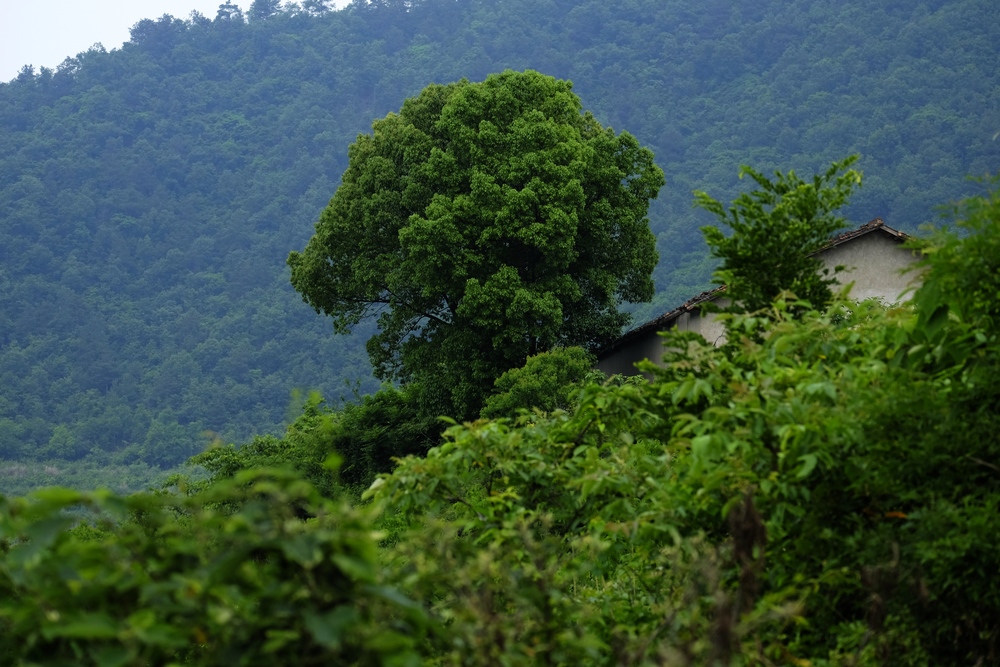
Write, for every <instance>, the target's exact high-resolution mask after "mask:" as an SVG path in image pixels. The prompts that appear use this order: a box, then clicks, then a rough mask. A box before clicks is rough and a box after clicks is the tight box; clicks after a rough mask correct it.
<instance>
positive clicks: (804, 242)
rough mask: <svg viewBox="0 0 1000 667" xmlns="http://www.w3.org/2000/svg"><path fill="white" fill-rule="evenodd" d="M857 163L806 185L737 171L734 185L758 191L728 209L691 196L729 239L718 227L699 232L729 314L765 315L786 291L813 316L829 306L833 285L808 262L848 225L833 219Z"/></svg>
mask: <svg viewBox="0 0 1000 667" xmlns="http://www.w3.org/2000/svg"><path fill="white" fill-rule="evenodd" d="M855 161H856V156H855V157H851V158H848V159H846V160H843V161H841V162H835V163H834V164H833V165H831V166H830V168H829V169H828V170H827V171H826V173H825V174H823V175H822V176H820V175H816V176H814V177H813V180H812V182H811V183H810V182H806V181H803V180H802V179H801V178H799V177H798V176H797V175H796V174H795V172H794V171H790V172H788V174H782V173H781V172H776V173H775V180H774V181H771V180H770V179H768V178H767V177H766V176H764V175H763V174H761V173H760V172H757V171H755V170H754V169H752V168H750V167H746V166H744V167H741V168H740V177H741V178H742V177H743V176H744V175H747V176H750V178H752V179H753V180H754V181H755V182H756V183H757V185H758V188H757V189H755V190H752V191H751V192H745V193H743V194H741V195H740V196H739V197H737V198H736V200H735V201H734V202H733V203H732V205H731V206H730V207H729V208H728V209H727V208H725V207H724V206H723V205H722V204H721V203H720V202H718V201H716V200H715V199H712V198H711V197H710V196H709V195H708V194H706V193H704V192H696V193H695V201H696V202H697V204H698V206H700V207H701V208H703V209H705V210H707V211H709V212H710V213H712V214H714V215H715V216H716V217H717V218H719V220H720V221H721V222H722V223H723V224H724V225H726V226H727V227H729V228H730V229H731V232H732V233H731V234H730V235H729V236H726V235H725V234H724V233H723V232H722V230H721V229H719V228H718V227H702V228H701V231H702V233H703V234H704V235H705V242H706V243H707V244H708V247H709V248H710V249H711V252H712V256H713V257H717V258H718V259H719V260H721V264H720V266H719V268H718V269H717V270H716V272H715V274H714V275H713V278H714V279H715V281H716V282H717V283H718V284H720V285H726V286H727V287H726V296H727V297H728V298H729V299H730V300H731V306H730V308H731V309H738V310H742V311H744V312H755V311H759V310H763V309H765V308H767V307H769V306H770V305H771V303H773V302H774V300H775V299H777V298H778V295H779V294H781V293H782V291H786V290H787V291H789V292H791V293H792V294H794V295H795V297H797V298H799V299H802V300H804V301H807V302H808V303H809V304H811V306H812V307H814V308H817V309H823V308H825V307H826V306H827V305H828V304H829V303H830V299H831V298H832V296H833V295H832V293H831V291H830V285H832V284H834V283H836V278H834V277H833V276H832V275H829V272H828V270H827V269H823V270H820V269H821V266H822V263H821V262H820V260H819V259H817V258H816V257H814V256H813V255H814V254H815V253H816V252H817V251H818V250H820V248H822V247H823V245H824V244H826V243H828V242H829V240H830V237H831V236H833V233H834V232H836V231H839V230H841V229H843V228H844V226H845V225H846V222H845V221H844V219H843V218H842V217H840V216H838V215H836V212H837V211H838V210H840V208H841V207H843V206H844V205H845V204H846V203H847V199H848V197H849V196H850V194H851V191H852V190H853V189H854V187H855V186H858V185H861V174H859V173H857V172H856V171H854V170H853V169H850V170H847V168H848V167H849V166H850V165H851V164H853V163H854V162H855ZM845 170H846V171H845ZM841 171H844V173H842V174H841V173H839V172H841Z"/></svg>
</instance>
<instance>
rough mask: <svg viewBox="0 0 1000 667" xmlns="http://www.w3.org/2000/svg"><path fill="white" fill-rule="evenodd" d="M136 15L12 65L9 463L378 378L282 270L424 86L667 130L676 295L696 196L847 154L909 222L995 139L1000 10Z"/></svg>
mask: <svg viewBox="0 0 1000 667" xmlns="http://www.w3.org/2000/svg"><path fill="white" fill-rule="evenodd" d="M312 6H313V7H314V11H313V12H312V13H309V12H298V13H295V12H279V13H275V14H269V13H267V12H265V13H263V14H257V15H255V16H252V17H250V19H249V20H244V18H243V17H242V15H239V14H232V15H230V14H226V13H225V12H222V13H220V16H218V17H216V18H215V19H214V20H212V19H209V18H205V17H201V16H194V17H192V18H191V19H189V20H180V19H175V18H171V17H163V18H160V19H158V20H150V21H143V22H140V23H139V24H137V26H135V28H134V30H133V35H132V40H131V41H130V42H129V43H127V44H125V46H124V47H123V48H122V49H120V50H115V51H112V52H105V51H103V50H100V49H95V50H91V51H88V52H86V53H83V54H80V55H79V56H77V57H75V58H70V59H67V60H66V61H65V62H64V63H63V65H61V66H60V67H59V68H57V70H56V71H50V70H42V71H41V72H37V73H36V72H31V71H29V70H25V71H24V72H23V73H22V74H21V75H20V76H19V77H18V78H17V79H15V80H13V81H11V82H9V83H6V84H0V457H3V458H18V459H29V458H51V457H63V458H75V457H79V456H83V455H86V454H88V453H91V452H96V453H97V454H95V455H101V456H105V455H106V456H110V457H112V458H114V457H117V459H116V460H118V461H119V462H128V461H131V460H135V459H144V460H146V461H149V462H154V463H161V464H170V463H173V462H177V461H180V460H183V459H184V458H185V457H186V456H188V455H189V454H190V453H192V452H194V451H197V450H198V449H200V448H201V447H202V445H203V443H204V442H206V438H205V436H203V435H202V433H203V432H204V431H213V432H216V433H218V434H220V435H221V436H222V437H223V438H224V439H237V440H238V439H243V438H246V437H247V436H249V434H251V433H254V432H264V431H277V430H279V429H280V425H281V423H282V422H283V421H284V418H285V406H286V404H287V401H288V396H289V392H290V390H291V389H292V388H293V387H296V386H299V387H316V388H319V389H321V390H322V391H323V392H324V393H325V394H326V395H327V396H329V397H331V398H332V399H335V398H336V397H337V396H339V395H341V394H345V393H346V394H349V393H350V392H349V391H347V390H346V388H345V381H350V382H352V383H359V382H360V383H361V384H360V388H361V390H362V391H368V390H370V389H372V388H373V386H374V385H373V382H372V380H371V379H370V368H369V366H368V363H367V360H366V359H365V355H364V352H363V350H362V349H361V347H360V342H361V340H363V338H365V337H367V336H366V335H365V334H366V333H367V332H362V335H361V336H359V337H358V340H353V341H345V340H342V339H339V338H336V337H333V336H331V335H330V328H329V324H328V322H325V321H323V320H322V318H319V317H316V316H315V315H314V314H313V313H312V312H311V311H310V310H309V309H308V307H306V306H305V305H303V304H302V303H300V301H299V299H298V298H297V297H296V296H295V295H294V293H293V292H292V290H291V289H290V287H289V286H288V284H287V273H286V269H285V267H284V265H283V262H284V258H285V256H286V254H287V252H288V250H290V249H292V248H299V247H301V246H302V244H303V242H304V240H305V239H307V238H308V236H309V233H310V229H311V225H312V224H313V222H314V221H315V220H316V218H317V216H318V213H319V211H320V210H321V209H322V208H323V207H324V206H325V205H326V203H327V201H328V200H329V198H330V196H331V194H332V193H333V192H334V190H335V189H336V185H337V183H338V182H339V178H340V175H341V174H342V172H343V170H344V169H345V167H346V150H345V149H346V147H347V145H348V144H350V143H351V142H352V141H353V140H354V138H355V137H356V136H357V134H358V133H361V132H365V131H367V130H368V128H369V127H370V124H371V121H372V119H373V118H380V117H383V116H384V115H385V114H386V113H387V112H389V111H392V110H395V109H398V108H399V107H400V105H401V103H402V100H403V99H405V98H406V97H409V96H412V95H414V94H416V93H417V92H419V91H420V90H421V89H423V88H424V87H425V86H426V85H427V84H428V83H431V82H448V81H455V80H458V79H460V78H462V77H467V78H469V79H470V80H472V81H478V80H482V79H483V78H485V76H486V75H487V74H489V73H491V72H497V71H502V70H504V69H506V68H511V69H515V70H524V69H528V68H530V69H535V70H538V71H540V72H543V73H545V74H549V75H553V76H556V77H559V78H564V79H569V80H572V81H573V82H574V91H575V92H576V93H577V94H579V95H580V96H581V98H582V99H583V102H584V105H585V107H586V108H588V109H591V110H593V111H594V113H595V115H596V117H597V119H598V120H599V121H600V122H601V123H602V124H603V125H610V126H612V127H613V128H615V130H616V131H620V130H628V131H629V132H630V133H631V134H633V135H635V136H636V137H637V139H638V140H639V141H640V143H641V144H642V145H645V146H649V147H651V148H652V150H653V151H654V153H655V154H656V156H657V161H658V164H659V165H660V166H661V167H662V168H663V170H664V171H665V172H666V176H667V187H666V188H665V189H664V191H663V193H662V194H661V196H660V199H659V200H658V201H657V202H656V204H655V205H654V207H653V208H652V210H651V214H650V218H651V222H652V227H653V230H654V233H655V234H656V235H657V237H658V250H659V253H660V256H661V264H660V266H659V268H658V269H657V272H656V274H655V280H656V284H657V289H658V295H657V298H656V299H655V300H654V303H653V305H652V306H651V310H649V311H644V312H641V313H639V314H638V315H637V317H639V318H640V319H641V318H642V317H644V316H645V315H646V314H648V313H649V312H654V311H655V310H660V311H662V310H665V309H667V308H669V307H671V306H673V305H675V304H676V302H679V301H681V300H683V299H685V298H687V297H688V296H689V295H690V294H692V293H694V292H696V291H697V290H698V289H700V288H701V287H703V286H704V285H705V283H706V282H707V279H708V275H709V273H710V271H711V266H710V265H709V263H708V262H707V261H706V253H705V249H704V248H703V247H702V244H701V240H700V235H699V234H698V233H697V231H696V229H697V227H698V226H699V225H701V224H704V223H705V222H706V221H707V218H706V217H704V216H702V215H701V214H698V213H696V212H694V211H692V209H691V195H690V193H691V191H692V190H695V189H700V190H705V191H708V192H711V193H713V196H716V197H718V198H719V199H720V200H731V199H732V198H733V196H734V195H735V194H736V191H737V183H736V180H735V168H736V166H737V165H739V164H751V165H753V166H754V167H755V168H757V169H758V170H759V171H761V172H762V173H765V174H768V173H769V172H770V171H771V170H772V169H775V168H780V169H782V170H787V169H796V170H797V171H799V172H800V173H812V172H813V171H815V170H816V169H817V168H820V167H821V166H823V165H826V164H829V163H830V162H831V161H832V160H834V159H838V158H840V157H842V156H844V155H847V154H850V153H854V152H857V153H860V154H861V155H862V159H861V161H860V162H859V163H858V168H859V169H860V170H862V171H864V172H865V185H864V187H863V188H862V189H861V190H860V191H859V192H858V193H856V194H855V195H854V197H853V198H852V205H851V207H849V208H848V209H846V210H845V211H844V213H845V216H846V217H847V219H848V220H849V221H852V222H859V221H864V220H868V219H871V218H872V217H875V216H879V217H882V218H883V219H885V220H886V221H887V222H888V223H890V224H892V225H893V226H895V227H897V228H902V229H906V230H913V229H914V228H915V227H916V226H917V225H918V224H919V223H922V222H925V221H927V220H929V219H933V217H934V214H933V207H934V206H936V205H938V204H940V203H941V202H945V201H947V200H949V199H953V198H955V197H957V196H960V195H961V194H963V193H965V192H968V191H969V189H968V188H969V187H970V186H968V185H967V184H966V183H965V182H964V178H965V176H966V175H967V174H982V173H984V172H985V171H987V170H995V168H996V166H997V163H998V160H997V158H998V155H1000V141H997V140H996V138H995V137H996V133H997V132H998V131H1000V85H998V83H1000V82H998V77H1000V70H998V69H997V67H996V46H995V45H996V44H997V43H1000V7H998V6H997V4H996V3H995V2H992V1H991V0H961V1H955V2H923V3H910V2H895V3H880V4H878V5H873V4H872V3H866V2H860V1H859V0H851V1H847V2H838V3H833V2H822V3H816V2H806V1H805V0H797V1H791V2H789V1H787V0H785V1H782V2H778V1H777V0H762V1H759V2H754V3H735V4H734V3H731V2H700V3H693V2H689V1H684V2H680V1H677V0H667V1H662V0H656V1H654V0H629V1H626V0H613V1H606V0H600V1H596V0H595V1H592V2H583V1H581V2H554V1H553V2H545V1H537V0H513V1H511V2H491V1H482V2H472V1H468V0H460V1H458V2H454V1H451V0H448V1H445V0H427V1H424V2H409V3H398V2H382V3H377V4H365V3H360V2H357V3H354V4H352V5H351V6H350V7H349V8H347V9H346V10H343V11H339V12H323V11H321V8H320V6H319V4H318V3H313V5H312Z"/></svg>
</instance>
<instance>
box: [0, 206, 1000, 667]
mask: <svg viewBox="0 0 1000 667" xmlns="http://www.w3.org/2000/svg"><path fill="white" fill-rule="evenodd" d="M957 211H958V219H957V226H958V228H959V229H958V230H955V231H950V230H941V231H938V232H937V233H936V234H935V235H933V236H932V237H931V238H930V239H929V240H927V241H924V242H921V243H920V246H921V249H922V250H923V252H924V257H925V262H924V266H923V269H924V271H925V273H924V282H923V285H922V286H921V287H920V288H919V289H918V290H917V291H916V293H915V295H914V299H913V302H912V304H907V305H905V306H899V307H892V308H886V307H885V306H883V305H882V304H878V303H872V302H863V303H856V302H834V303H832V304H831V305H830V307H829V308H828V309H826V310H824V311H811V312H808V313H799V314H797V315H796V316H794V317H793V316H791V314H790V305H792V304H789V303H786V302H785V301H784V300H782V299H779V300H777V301H776V302H774V304H772V309H773V313H771V314H763V315H761V314H742V313H729V314H724V315H723V317H725V318H727V319H728V331H729V335H728V342H727V343H725V344H724V345H723V346H721V347H715V346H714V345H712V344H709V343H707V342H706V341H705V340H704V339H702V338H700V337H699V336H697V335H695V334H692V333H676V332H675V333H673V334H672V338H671V340H672V343H673V344H672V345H671V346H670V349H671V352H670V353H669V356H668V361H669V362H670V363H669V364H668V365H666V366H665V367H662V368H661V367H654V366H652V365H650V366H649V368H648V369H647V370H649V372H651V373H652V374H653V375H654V379H653V380H652V381H644V380H643V381H637V382H634V383H625V384H621V383H613V382H612V383H605V384H598V383H588V384H586V385H584V386H582V387H581V388H580V389H579V390H578V392H577V394H576V396H575V398H574V407H573V408H572V409H571V410H568V411H557V412H555V413H553V414H550V415H545V414H542V413H540V412H536V413H534V414H532V415H524V418H522V419H519V420H518V421H516V422H515V421H511V420H506V419H501V420H497V421H489V420H481V421H478V422H475V423H468V424H464V425H454V426H452V427H451V428H450V429H449V430H448V431H447V433H446V435H445V440H444V443H443V444H442V445H440V446H438V447H435V448H433V449H431V450H430V451H429V452H428V453H427V455H426V456H410V457H406V458H405V459H403V460H402V461H401V462H400V464H399V466H398V467H397V468H396V469H395V470H394V471H393V472H392V473H391V474H388V475H383V476H381V477H379V478H378V480H376V482H375V483H374V484H372V486H371V488H370V489H369V490H368V492H367V493H366V494H365V495H366V496H367V497H368V498H369V499H370V500H371V503H370V504H369V505H367V506H365V507H364V508H363V509H357V508H352V507H351V506H349V505H348V504H346V503H344V502H343V501H333V500H326V499H323V498H322V497H320V495H319V494H318V493H317V492H316V490H315V488H314V487H313V485H311V484H310V483H308V482H306V481H302V480H300V479H298V478H297V477H296V476H294V475H290V474H288V473H278V472H275V471H270V472H268V471H256V472H253V471H251V472H243V473H239V474H237V475H236V476H235V477H231V478H228V479H217V480H216V481H215V482H214V483H212V484H210V485H208V486H207V487H205V488H203V489H202V490H200V491H196V492H189V493H187V494H185V493H184V492H183V489H181V490H179V491H178V492H177V493H172V494H171V493H164V494H157V495H148V494H144V495H139V496H133V497H127V498H123V497H119V496H114V495H111V494H107V493H98V494H80V493H76V492H71V491H65V490H47V491H43V492H38V493H37V494H36V495H34V496H33V497H31V498H28V499H26V500H0V502H2V503H3V511H2V512H0V660H2V661H4V662H6V663H12V664H16V663H18V661H31V662H32V664H38V665H53V666H54V665H57V664H64V663H65V662H67V661H70V662H77V663H80V662H82V663H84V664H96V665H102V666H104V665H133V664H135V665H138V664H144V661H152V662H154V663H158V662H159V663H164V662H167V661H168V660H171V659H172V660H175V661H177V662H180V663H181V664H183V661H184V660H186V661H187V662H188V663H189V664H218V662H219V661H223V662H226V663H227V664H228V663H230V662H234V663H236V664H250V665H256V664H267V663H268V662H270V663H273V662H274V661H275V660H278V659H280V660H281V661H282V662H283V663H284V664H310V662H311V661H321V662H322V661H327V662H331V661H332V662H337V663H338V664H359V665H361V664H382V665H396V664H420V663H422V664H430V665H551V664H579V665H693V664H699V665H762V666H763V665H774V664H788V665H804V664H810V665H815V666H816V667H825V666H833V665H843V666H845V667H846V666H848V665H855V666H871V667H875V666H878V665H886V664H893V665H912V666H921V667H931V666H936V665H955V664H979V665H983V666H987V665H997V664H1000V654H998V653H997V650H996V647H997V644H998V642H1000V621H998V619H1000V590H998V589H997V587H996V586H993V585H992V577H993V574H994V573H995V572H996V571H997V570H998V569H1000V545H998V543H997V541H996V539H995V536H996V535H997V533H998V531H1000V511H998V510H1000V475H998V470H997V466H996V465H995V463H994V462H995V461H997V460H998V458H1000V442H998V440H997V438H996V437H995V434H996V432H997V429H998V428H1000V336H998V333H997V328H996V326H995V318H996V315H997V313H998V311H1000V291H998V290H997V289H996V287H997V276H998V275H1000V253H998V252H997V248H998V244H1000V192H998V191H996V190H994V191H993V192H991V193H989V194H987V195H986V196H983V197H977V198H972V199H969V200H966V201H965V202H963V203H962V204H960V205H959V206H958V208H957ZM966 258H971V259H972V261H966ZM956 288H964V289H956ZM315 415H316V410H315V403H314V402H310V403H307V408H306V410H305V413H304V417H303V419H302V420H300V422H299V426H298V427H297V429H298V431H299V434H298V435H296V436H294V437H303V438H308V437H310V435H309V432H310V431H313V432H322V431H323V430H324V429H326V428H327V427H326V426H324V425H323V424H322V422H323V420H321V419H319V420H318V419H315ZM310 424H312V426H310ZM289 437H292V434H291V433H290V436H289ZM334 467H335V466H334ZM75 506H82V507H84V508H87V509H88V510H89V512H90V513H89V514H87V515H83V516H82V517H81V518H80V522H79V523H78V524H77V526H76V527H75V528H73V529H70V530H67V529H68V528H69V527H70V526H71V525H72V524H73V523H74V518H73V516H72V515H67V514H65V513H64V512H63V511H62V510H64V509H66V508H71V507H75ZM77 516H80V515H77ZM376 524H377V525H378V526H379V528H380V529H381V532H380V533H378V534H377V535H374V534H372V532H371V528H372V526H373V525H376ZM376 539H379V540H381V541H380V542H379V543H378V546H377V547H376V543H375V540H376ZM293 601H294V602H293ZM279 655H280V658H277V657H276V656H279ZM213 660H214V661H216V662H214V663H213Z"/></svg>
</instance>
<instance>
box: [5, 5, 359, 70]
mask: <svg viewBox="0 0 1000 667" xmlns="http://www.w3.org/2000/svg"><path fill="white" fill-rule="evenodd" d="M224 2H225V0H0V81H10V80H11V79H13V78H14V77H15V76H17V73H18V72H19V71H20V69H21V68H22V67H23V66H24V65H27V64H30V65H34V66H35V71H36V72H37V71H38V69H39V68H40V67H50V68H52V69H55V68H56V67H57V66H58V65H59V63H61V62H62V61H63V60H65V59H66V58H67V57H69V56H75V55H76V54H78V53H80V52H81V51H86V50H87V49H88V48H90V47H91V46H93V45H94V44H95V43H96V42H100V43H101V44H103V45H104V48H106V49H107V50H108V51H110V50H112V49H117V48H119V47H120V46H121V45H122V43H123V42H125V41H126V40H127V39H128V37H129V28H131V27H132V26H133V25H135V24H136V23H138V22H139V21H140V20H142V19H157V18H159V17H161V16H163V15H164V14H171V15H172V16H175V17H177V18H181V19H186V18H188V16H189V15H190V14H191V11H192V10H195V9H196V10H198V11H199V12H201V13H202V14H204V15H205V16H207V17H208V18H215V14H216V12H217V11H218V9H219V5H220V4H223V3H224ZM251 2H252V0H234V4H237V5H239V6H240V7H241V8H243V9H244V10H246V9H247V8H248V7H249V6H250V3H251ZM333 4H335V5H336V6H338V7H340V6H343V5H345V4H347V0H337V2H335V3H333Z"/></svg>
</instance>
